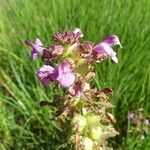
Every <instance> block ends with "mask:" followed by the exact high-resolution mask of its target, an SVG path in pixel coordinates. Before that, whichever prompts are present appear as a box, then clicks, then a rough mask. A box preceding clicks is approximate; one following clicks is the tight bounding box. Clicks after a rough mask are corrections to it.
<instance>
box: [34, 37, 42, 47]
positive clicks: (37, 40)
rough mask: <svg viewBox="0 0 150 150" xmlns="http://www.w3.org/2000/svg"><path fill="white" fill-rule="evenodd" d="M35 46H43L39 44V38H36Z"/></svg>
mask: <svg viewBox="0 0 150 150" xmlns="http://www.w3.org/2000/svg"><path fill="white" fill-rule="evenodd" d="M35 44H37V45H38V46H43V43H42V42H41V40H40V39H39V38H36V40H35Z"/></svg>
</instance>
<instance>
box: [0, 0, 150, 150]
mask: <svg viewBox="0 0 150 150" xmlns="http://www.w3.org/2000/svg"><path fill="white" fill-rule="evenodd" d="M0 4H1V5H0V57H1V58H0V106H1V109H0V122H1V123H0V149H2V150H5V149H17V150H18V149H41V150H43V149H56V147H57V146H58V145H60V144H61V143H63V142H64V141H65V140H64V139H63V137H62V136H60V132H59V127H58V126H57V124H56V123H55V122H53V121H51V120H50V119H49V118H50V116H51V115H52V110H51V109H48V108H40V107H39V101H41V100H49V101H51V100H53V96H54V95H55V94H57V93H59V92H60V91H56V90H55V91H53V90H52V89H53V87H52V86H49V87H48V88H46V89H45V88H44V87H43V86H42V85H41V84H40V83H39V81H38V80H37V78H36V76H35V72H36V70H37V69H38V68H39V67H40V66H41V65H42V63H41V62H40V61H39V60H36V61H33V62H31V59H30V56H29V55H30V49H29V48H28V47H26V46H25V45H24V40H26V39H32V40H34V39H35V38H36V37H40V38H41V39H42V41H43V43H45V45H49V44H50V43H51V42H52V41H51V38H50V35H51V34H52V33H53V32H55V31H58V30H65V29H66V30H68V29H69V30H71V29H74V28H76V27H79V28H81V30H82V31H83V33H84V34H85V36H84V39H85V40H87V39H88V40H91V41H93V42H95V43H98V42H100V41H101V40H102V39H103V38H104V37H106V36H107V35H110V34H116V35H118V36H119V38H120V40H121V44H122V46H123V49H118V50H117V53H118V57H119V64H113V63H112V62H111V61H110V60H109V61H106V62H104V63H101V64H95V70H96V72H97V75H96V78H95V82H94V83H93V86H96V87H98V88H103V87H112V88H113V89H114V96H113V97H111V99H110V101H111V102H112V103H113V104H114V105H115V106H116V107H115V108H114V109H113V113H114V115H115V117H116V118H117V121H118V122H117V125H116V129H117V130H118V131H120V136H119V137H117V138H116V139H115V140H112V141H111V143H112V144H113V146H114V147H115V148H116V149H128V150H130V149H137V150H139V149H145V150H148V149H149V147H150V145H149V143H150V135H147V136H146V138H145V140H141V139H140V137H139V136H135V135H134V134H130V133H129V132H128V124H127V121H126V116H127V112H128V111H134V110H138V109H139V108H144V114H145V115H146V116H148V115H150V111H149V110H150V103H149V100H150V36H149V35H150V22H149V18H150V10H149V8H150V1H149V0H134V1H131V0H92V1H91V0H42V1H38V0H33V1H30V0H7V1H4V0H1V1H0Z"/></svg>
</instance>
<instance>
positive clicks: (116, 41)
mask: <svg viewBox="0 0 150 150" xmlns="http://www.w3.org/2000/svg"><path fill="white" fill-rule="evenodd" d="M103 43H107V44H108V45H110V46H113V45H119V46H120V47H121V48H122V46H121V44H120V41H119V38H118V36H116V35H110V36H108V37H107V38H105V39H104V40H103Z"/></svg>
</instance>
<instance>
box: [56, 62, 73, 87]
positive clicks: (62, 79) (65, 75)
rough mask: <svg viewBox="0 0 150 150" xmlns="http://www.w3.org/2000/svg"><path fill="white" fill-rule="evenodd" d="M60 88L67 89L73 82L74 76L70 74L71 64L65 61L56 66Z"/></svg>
mask: <svg viewBox="0 0 150 150" xmlns="http://www.w3.org/2000/svg"><path fill="white" fill-rule="evenodd" d="M57 80H58V81H59V84H60V86H62V87H65V88H68V87H70V86H71V85H72V84H73V83H74V82H75V74H74V73H73V72H72V64H71V62H69V61H65V62H63V63H62V64H60V65H59V66H58V78H57Z"/></svg>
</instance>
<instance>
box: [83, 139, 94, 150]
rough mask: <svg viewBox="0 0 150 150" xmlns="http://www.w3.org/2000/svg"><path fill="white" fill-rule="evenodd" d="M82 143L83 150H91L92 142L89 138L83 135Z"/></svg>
mask: <svg viewBox="0 0 150 150" xmlns="http://www.w3.org/2000/svg"><path fill="white" fill-rule="evenodd" d="M82 143H83V145H84V150H93V145H94V143H93V141H92V140H91V139H90V138H88V137H84V138H83V140H82Z"/></svg>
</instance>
